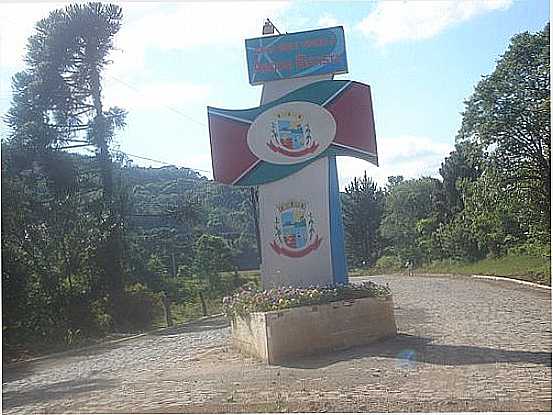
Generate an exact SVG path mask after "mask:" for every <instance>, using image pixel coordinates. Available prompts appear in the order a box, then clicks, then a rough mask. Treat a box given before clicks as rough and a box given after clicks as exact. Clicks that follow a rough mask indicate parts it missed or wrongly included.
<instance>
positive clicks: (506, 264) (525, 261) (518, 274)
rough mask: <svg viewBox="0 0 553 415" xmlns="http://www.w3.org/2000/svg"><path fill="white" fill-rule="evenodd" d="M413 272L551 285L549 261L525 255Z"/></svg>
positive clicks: (445, 263)
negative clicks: (475, 275)
mask: <svg viewBox="0 0 553 415" xmlns="http://www.w3.org/2000/svg"><path fill="white" fill-rule="evenodd" d="M415 272H427V273H442V272H443V273H447V274H461V275H473V274H478V275H494V276H497V277H513V278H517V279H522V280H525V281H531V282H535V283H538V284H545V285H549V286H550V285H551V260H550V259H549V258H546V257H537V256H527V255H508V256H504V257H499V258H486V259H483V260H481V261H477V262H473V263H462V262H454V261H439V262H433V263H431V264H428V265H425V266H422V267H419V268H417V269H416V270H415Z"/></svg>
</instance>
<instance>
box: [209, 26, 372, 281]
mask: <svg viewBox="0 0 553 415" xmlns="http://www.w3.org/2000/svg"><path fill="white" fill-rule="evenodd" d="M273 28H274V25H273V24H272V23H271V21H270V20H269V19H267V21H266V22H265V24H264V26H263V34H270V33H274V31H273ZM277 31H278V30H277ZM246 57H247V64H248V77H249V82H250V84H251V85H263V91H262V94H261V104H260V105H259V106H257V107H254V108H248V109H243V110H228V109H222V108H213V107H208V118H209V131H210V139H211V154H212V163H213V176H214V178H215V180H217V181H219V182H222V183H226V184H233V185H242V186H259V230H260V238H261V258H262V263H261V279H262V285H263V287H264V288H269V287H274V286H311V285H328V284H336V283H346V282H347V267H346V259H345V248H344V231H343V224H342V215H341V206H340V192H339V186H338V174H337V169H336V156H352V157H357V158H361V159H364V160H367V161H369V162H371V163H373V164H375V165H378V156H377V148H376V136H375V128H374V117H373V111H372V102H371V92H370V87H369V86H368V85H365V84H362V83H359V82H354V81H348V80H333V77H334V75H335V74H344V73H347V72H348V66H347V55H346V47H345V39H344V29H343V27H342V26H336V27H329V28H324V29H317V30H310V31H303V32H295V33H286V34H280V32H279V35H273V36H264V37H259V38H254V39H246Z"/></svg>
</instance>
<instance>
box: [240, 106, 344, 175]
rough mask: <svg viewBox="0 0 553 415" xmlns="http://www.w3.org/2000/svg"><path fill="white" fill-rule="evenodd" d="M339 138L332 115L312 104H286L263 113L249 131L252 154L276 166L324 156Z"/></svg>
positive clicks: (248, 139) (248, 138)
mask: <svg viewBox="0 0 553 415" xmlns="http://www.w3.org/2000/svg"><path fill="white" fill-rule="evenodd" d="M335 135H336V121H335V120H334V117H333V116H332V114H331V113H330V112H328V111H327V110H326V109H325V108H323V107H321V106H320V105H316V104H312V103H310V102H295V101H294V102H286V103H284V104H279V105H276V106H274V107H272V108H270V109H268V110H267V111H265V112H263V113H262V114H260V115H259V116H258V117H257V118H256V119H255V120H254V122H253V123H252V125H251V126H250V128H249V130H248V135H247V142H248V146H249V147H250V150H251V151H252V153H254V154H255V155H256V156H257V157H259V158H260V159H261V160H265V161H268V162H269V163H275V164H295V163H300V162H302V161H305V160H308V159H310V158H312V157H315V156H317V155H319V154H320V153H322V152H323V151H324V150H326V149H327V148H328V146H329V145H330V144H331V142H332V140H333V139H334V136H335Z"/></svg>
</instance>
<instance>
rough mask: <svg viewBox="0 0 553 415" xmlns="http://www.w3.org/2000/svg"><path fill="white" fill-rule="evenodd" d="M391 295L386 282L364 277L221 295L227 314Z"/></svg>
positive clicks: (230, 315) (243, 313)
mask: <svg viewBox="0 0 553 415" xmlns="http://www.w3.org/2000/svg"><path fill="white" fill-rule="evenodd" d="M389 295H391V292H390V289H389V288H388V287H387V286H383V285H378V284H375V283H373V282H370V281H367V282H363V283H360V284H345V285H330V286H326V287H310V288H292V287H281V288H272V289H270V290H265V291H261V290H258V289H255V288H246V289H241V290H240V291H238V292H237V293H236V294H234V295H233V296H232V297H225V298H224V299H223V311H224V312H225V314H226V315H227V316H228V317H229V318H233V317H234V316H236V315H240V316H244V315H247V314H249V313H254V312H259V311H275V310H284V309H287V308H293V307H301V306H305V305H318V304H328V303H331V302H333V301H344V300H353V299H356V298H366V297H387V296H389Z"/></svg>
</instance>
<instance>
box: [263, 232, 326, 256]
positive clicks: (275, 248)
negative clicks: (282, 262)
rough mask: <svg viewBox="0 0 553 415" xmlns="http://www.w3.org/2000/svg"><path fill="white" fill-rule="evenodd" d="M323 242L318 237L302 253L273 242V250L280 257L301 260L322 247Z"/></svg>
mask: <svg viewBox="0 0 553 415" xmlns="http://www.w3.org/2000/svg"><path fill="white" fill-rule="evenodd" d="M322 241H323V240H322V239H321V238H320V237H319V235H317V237H316V238H315V240H314V241H313V243H312V244H311V245H308V246H306V247H305V248H303V249H302V250H301V251H292V250H291V249H288V248H285V247H282V246H279V245H277V244H276V243H275V241H273V242H271V248H273V251H275V252H276V253H277V254H279V255H285V256H288V257H291V258H301V257H303V256H306V255H307V254H309V253H311V252H313V251H315V250H316V249H318V248H319V246H321V242H322Z"/></svg>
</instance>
